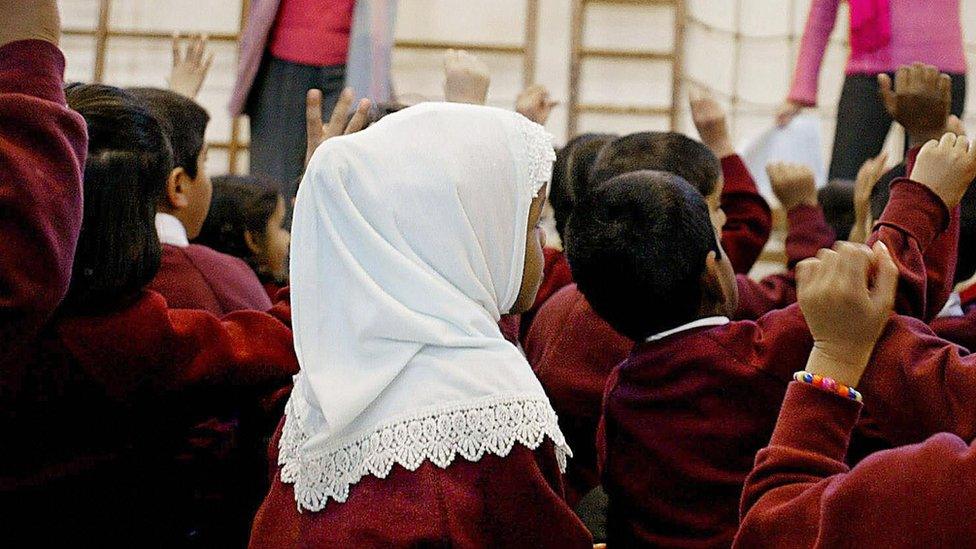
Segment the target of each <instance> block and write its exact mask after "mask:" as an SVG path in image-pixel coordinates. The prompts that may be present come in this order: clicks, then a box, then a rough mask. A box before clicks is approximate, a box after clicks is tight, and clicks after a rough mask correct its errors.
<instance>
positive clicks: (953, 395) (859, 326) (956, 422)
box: [735, 245, 976, 548]
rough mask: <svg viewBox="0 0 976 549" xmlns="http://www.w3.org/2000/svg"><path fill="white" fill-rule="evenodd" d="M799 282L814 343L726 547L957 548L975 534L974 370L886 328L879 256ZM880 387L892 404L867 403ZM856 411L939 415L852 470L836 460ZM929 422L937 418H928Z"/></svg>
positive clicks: (842, 260)
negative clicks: (856, 389) (883, 382)
mask: <svg viewBox="0 0 976 549" xmlns="http://www.w3.org/2000/svg"><path fill="white" fill-rule="evenodd" d="M797 279H798V284H799V286H800V290H799V291H800V297H799V302H800V308H801V309H802V310H803V315H804V317H805V318H806V320H807V324H808V326H809V328H810V331H811V333H812V335H813V338H814V341H815V343H814V347H813V350H812V351H811V353H810V357H809V359H808V361H807V366H806V371H805V372H804V373H798V374H797V381H794V382H792V383H791V384H790V387H789V389H788V390H787V393H786V398H785V399H784V401H783V406H782V409H781V410H780V413H779V420H778V421H777V424H776V428H775V429H774V431H773V434H772V438H771V440H770V442H769V445H768V446H767V447H766V448H764V449H763V450H762V451H760V452H759V454H758V455H757V457H756V463H755V466H754V468H753V470H752V472H751V473H750V474H749V477H748V478H747V480H746V483H745V489H744V492H743V496H742V506H741V516H742V523H741V525H740V527H739V531H738V533H737V534H736V538H735V546H737V547H750V548H751V547H797V548H799V547H812V546H825V547H827V546H841V545H849V544H850V543H851V542H852V540H859V541H863V542H869V543H870V544H871V545H872V546H879V547H881V546H883V547H923V546H924V547H956V546H959V545H960V543H962V544H965V543H966V542H965V541H962V540H970V539H971V538H972V532H973V530H974V528H976V520H974V517H973V513H972V502H973V501H974V500H976V490H974V485H973V483H972V482H970V481H969V479H971V478H972V476H973V474H974V473H976V447H974V446H973V445H972V443H971V441H972V439H973V436H974V435H976V433H974V431H973V429H972V419H973V410H972V408H973V406H972V405H971V404H970V403H971V402H972V394H973V391H972V389H973V386H974V377H976V376H974V375H973V371H974V370H973V367H974V366H976V361H974V359H973V357H972V355H968V354H967V353H966V352H965V351H964V350H960V349H958V348H953V346H952V345H950V344H947V343H945V342H939V341H938V340H937V339H936V338H934V337H932V336H931V335H929V334H925V333H924V330H923V331H920V332H919V333H918V334H914V333H912V331H913V329H912V325H913V324H915V323H913V322H911V321H910V320H908V319H904V318H899V317H895V318H893V319H892V320H890V321H889V317H890V315H891V305H892V301H893V297H894V294H895V286H896V284H897V277H896V268H895V266H894V264H893V262H892V261H891V259H890V257H888V256H887V254H886V253H885V251H884V250H883V249H881V248H880V246H876V247H875V249H874V250H872V251H868V250H866V249H864V248H860V247H856V246H853V245H852V246H847V247H844V248H841V249H838V250H837V252H836V253H824V254H821V255H820V256H818V257H817V258H816V259H811V260H807V261H805V262H803V263H801V264H800V266H799V267H798V269H797ZM886 325H887V327H886ZM879 336H880V339H879ZM876 342H877V343H876ZM960 354H962V355H964V356H960ZM898 355H902V357H903V358H900V357H899V356H898ZM815 376H816V377H815ZM872 377H874V378H877V379H874V380H872V379H871V378H872ZM885 378H887V379H888V380H889V381H892V380H894V381H895V383H890V384H888V385H886V387H888V390H887V391H883V392H884V393H885V395H884V396H885V397H888V398H891V399H892V400H890V401H889V402H884V397H882V398H879V397H881V395H879V394H876V393H875V388H876V387H880V386H885V385H881V384H878V383H877V381H878V380H879V379H885ZM902 380H904V381H902ZM840 384H844V385H846V386H848V387H859V388H860V389H861V391H862V392H863V397H862V395H861V394H860V393H852V392H851V391H850V390H845V389H843V388H841V389H840V390H838V389H837V388H838V387H839V386H840ZM825 389H826V390H825ZM940 389H941V390H940ZM896 391H903V392H901V393H900V395H896V394H895V392H896ZM839 393H841V394H839ZM842 393H847V394H846V395H845V394H842ZM919 393H920V394H919ZM916 394H917V395H918V396H917V397H916V396H915V395H916ZM862 398H863V400H864V402H865V405H864V408H866V409H869V410H871V409H872V407H873V408H874V409H877V408H878V407H879V406H880V405H881V403H883V402H884V403H885V404H888V405H890V406H891V408H892V409H894V408H902V407H905V408H908V409H907V410H905V411H904V412H899V414H902V413H904V414H905V417H903V419H904V420H906V421H905V423H904V425H905V426H908V425H909V422H911V421H912V419H913V418H912V419H910V417H909V416H910V415H911V414H913V413H914V412H916V411H918V410H917V409H915V408H914V406H905V404H907V403H911V404H915V403H919V404H922V405H923V406H922V408H923V410H924V409H926V408H927V406H926V404H928V402H927V399H930V398H931V399H933V402H932V403H931V404H932V408H934V409H935V410H926V412H927V413H923V414H921V417H920V418H919V419H920V420H921V421H920V422H919V423H920V424H921V425H918V426H912V427H911V430H912V431H913V432H915V433H916V434H915V436H913V437H911V438H910V439H906V440H904V441H903V442H904V443H906V444H907V443H909V442H912V443H913V444H911V445H907V446H900V447H896V448H894V449H891V450H886V451H882V452H877V453H875V454H872V455H871V456H870V457H868V458H867V459H865V460H863V461H861V462H860V463H859V464H857V465H856V466H854V467H853V468H850V467H849V466H848V465H847V464H846V463H845V458H846V457H847V451H848V445H849V444H850V442H851V439H852V436H853V434H854V432H855V428H856V426H857V424H858V416H859V414H860V412H861V410H862V405H861V403H860V401H861V399H862ZM936 410H937V411H939V412H941V413H940V414H937V415H933V414H932V412H933V411H936ZM943 414H944V415H943ZM934 418H939V419H940V420H939V421H931V420H932V419H934ZM942 430H947V431H951V432H950V433H938V431H942Z"/></svg>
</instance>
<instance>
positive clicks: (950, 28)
mask: <svg viewBox="0 0 976 549" xmlns="http://www.w3.org/2000/svg"><path fill="white" fill-rule="evenodd" d="M840 1H841V0H813V2H812V3H811V4H810V13H809V15H808V16H807V24H806V28H805V29H804V31H803V40H802V41H801V42H800V53H799V57H798V58H797V62H796V70H795V71H794V73H793V85H792V87H791V89H790V94H789V99H790V100H791V101H794V102H796V103H799V104H801V105H807V106H813V105H816V103H817V80H818V77H819V75H820V65H821V62H822V61H823V56H824V51H825V50H826V47H827V41H828V39H829V38H830V33H831V32H832V31H833V29H834V22H835V21H836V19H837V8H838V5H839V4H840ZM887 1H888V4H889V11H890V14H891V15H890V31H891V40H890V41H889V42H888V43H887V45H884V46H881V47H880V48H877V49H874V50H873V51H872V50H868V49H866V48H865V47H864V46H861V47H859V46H860V44H857V43H856V41H854V44H853V45H852V47H851V53H850V57H849V58H848V60H847V70H846V72H847V74H870V75H874V74H878V73H881V72H891V71H894V70H895V69H897V68H898V67H899V66H901V65H904V64H908V63H914V62H916V61H921V62H923V63H928V64H930V65H935V66H936V67H938V68H939V70H941V71H943V72H949V73H965V72H966V56H965V53H964V51H963V40H962V26H961V24H960V18H959V0H926V1H924V2H920V1H919V0H887Z"/></svg>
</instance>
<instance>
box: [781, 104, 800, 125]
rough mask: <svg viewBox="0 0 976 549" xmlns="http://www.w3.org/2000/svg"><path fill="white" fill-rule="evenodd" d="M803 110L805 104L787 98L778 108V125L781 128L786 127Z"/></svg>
mask: <svg viewBox="0 0 976 549" xmlns="http://www.w3.org/2000/svg"><path fill="white" fill-rule="evenodd" d="M801 111H803V105H801V104H799V103H797V102H795V101H790V100H789V99H787V100H786V101H784V102H783V104H782V105H780V106H779V108H777V109H776V125H777V126H779V127H781V128H782V127H785V126H786V125H787V124H789V123H790V121H791V120H793V119H794V118H795V117H796V115H798V114H800V112H801Z"/></svg>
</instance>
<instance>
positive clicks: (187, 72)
mask: <svg viewBox="0 0 976 549" xmlns="http://www.w3.org/2000/svg"><path fill="white" fill-rule="evenodd" d="M182 42H183V40H182V39H181V38H180V35H179V34H178V33H174V34H173V68H172V70H170V73H169V89H170V90H171V91H174V92H176V93H178V94H181V95H184V96H186V97H189V98H190V99H194V98H196V96H197V93H199V92H200V87H201V86H203V81H204V79H206V78H207V73H209V72H210V65H212V64H213V59H214V54H213V52H208V51H207V35H206V34H196V35H193V36H190V38H189V42H188V43H187V45H186V48H184V47H183V43H182Z"/></svg>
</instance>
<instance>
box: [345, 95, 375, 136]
mask: <svg viewBox="0 0 976 549" xmlns="http://www.w3.org/2000/svg"><path fill="white" fill-rule="evenodd" d="M369 106H370V102H369V99H360V100H359V105H357V106H356V112H355V114H353V115H352V118H351V119H350V120H349V124H348V125H347V126H346V131H345V132H344V133H345V135H349V134H351V133H356V132H358V131H359V130H361V129H363V128H365V127H366V121H367V120H368V119H369Z"/></svg>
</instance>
